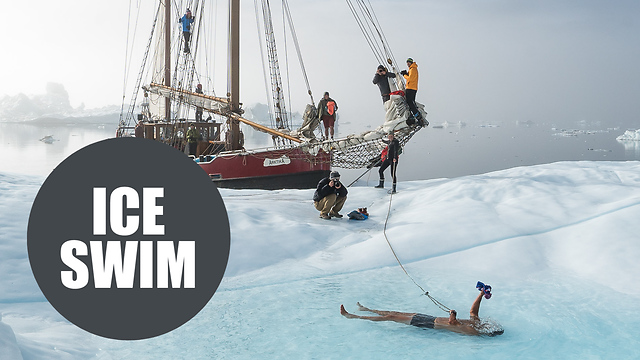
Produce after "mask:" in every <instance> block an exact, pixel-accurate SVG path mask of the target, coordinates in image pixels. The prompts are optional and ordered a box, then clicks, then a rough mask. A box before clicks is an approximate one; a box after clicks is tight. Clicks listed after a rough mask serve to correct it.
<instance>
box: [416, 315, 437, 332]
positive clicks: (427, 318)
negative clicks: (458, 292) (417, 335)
mask: <svg viewBox="0 0 640 360" xmlns="http://www.w3.org/2000/svg"><path fill="white" fill-rule="evenodd" d="M435 322H436V318H435V316H431V315H425V314H415V315H413V317H412V318H411V325H413V326H417V327H422V328H429V329H433V324H435Z"/></svg>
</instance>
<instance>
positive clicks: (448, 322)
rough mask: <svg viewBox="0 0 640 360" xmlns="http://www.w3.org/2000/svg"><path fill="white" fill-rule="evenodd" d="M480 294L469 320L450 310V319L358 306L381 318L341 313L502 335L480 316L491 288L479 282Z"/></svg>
mask: <svg viewBox="0 0 640 360" xmlns="http://www.w3.org/2000/svg"><path fill="white" fill-rule="evenodd" d="M477 288H478V290H480V294H478V297H476V299H475V301H474V302H473V305H471V310H469V320H465V319H458V318H457V317H456V315H457V313H456V311H455V310H449V317H448V318H446V317H434V316H430V315H424V314H418V313H404V312H397V311H381V310H373V309H369V308H367V307H364V306H362V305H360V303H357V304H358V309H359V310H360V311H368V312H372V313H374V314H378V315H380V316H360V315H355V314H350V313H348V312H347V310H345V309H344V305H340V313H341V314H342V315H343V316H344V317H346V318H348V319H365V320H371V321H395V322H399V323H402V324H407V325H413V326H417V327H422V328H430V329H444V330H449V331H453V332H457V333H461V334H466V335H489V336H495V335H502V334H503V333H504V330H503V329H502V327H501V326H500V325H498V324H496V323H494V322H491V321H483V320H481V319H480V317H479V316H478V312H479V310H480V302H481V301H482V298H483V297H486V298H487V299H489V298H490V297H491V287H490V286H489V285H484V284H482V283H481V282H478V285H477Z"/></svg>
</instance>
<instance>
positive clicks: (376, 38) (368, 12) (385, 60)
mask: <svg viewBox="0 0 640 360" xmlns="http://www.w3.org/2000/svg"><path fill="white" fill-rule="evenodd" d="M346 1H347V4H348V6H349V9H350V10H351V13H352V14H353V16H354V17H355V20H356V23H357V24H358V27H359V28H360V31H361V32H362V34H363V35H364V38H365V40H366V41H367V43H368V44H369V48H371V51H372V52H373V55H374V57H375V58H376V61H378V63H379V64H389V65H391V67H392V69H393V70H394V71H393V72H397V69H398V63H397V61H396V59H395V57H394V56H393V53H392V51H391V47H390V46H389V45H388V41H387V38H386V36H385V35H384V32H383V31H382V26H381V25H380V22H379V21H378V17H377V16H376V14H375V11H374V10H373V7H372V6H371V2H370V1H367V3H368V5H367V3H365V1H364V0H346ZM353 1H355V2H356V4H355V5H354V4H353ZM393 81H395V82H396V83H398V82H399V83H402V84H404V82H405V80H404V77H402V76H400V77H399V78H398V79H394V80H393ZM402 87H403V86H402Z"/></svg>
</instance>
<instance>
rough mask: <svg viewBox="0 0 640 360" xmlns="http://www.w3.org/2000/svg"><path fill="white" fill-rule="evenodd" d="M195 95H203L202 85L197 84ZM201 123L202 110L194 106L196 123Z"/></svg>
mask: <svg viewBox="0 0 640 360" xmlns="http://www.w3.org/2000/svg"><path fill="white" fill-rule="evenodd" d="M196 93H198V94H204V93H203V92H202V84H198V86H196ZM201 121H202V108H201V107H200V106H196V122H201Z"/></svg>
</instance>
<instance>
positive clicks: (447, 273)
mask: <svg viewBox="0 0 640 360" xmlns="http://www.w3.org/2000/svg"><path fill="white" fill-rule="evenodd" d="M42 180H43V179H42V178H38V177H30V176H24V175H7V174H1V173H0V239H1V242H0V274H1V275H2V276H0V314H1V315H2V319H1V322H0V354H2V356H0V357H1V358H2V359H40V358H60V359H87V358H100V359H124V358H135V359H158V358H171V359H180V358H184V359H196V358H225V359H229V358H241V359H245V358H247V359H248V358H255V357H258V358H285V359H300V358H332V359H343V358H362V359H389V358H410V357H414V356H416V357H422V358H424V357H436V358H455V359H458V358H478V356H489V357H491V358H496V357H497V358H499V359H512V358H545V357H547V358H562V359H572V358H573V359H584V358H594V359H600V358H629V359H634V358H639V357H640V346H639V345H640V340H639V339H638V336H637V334H639V333H640V314H639V313H638V311H637V310H638V305H637V304H638V300H639V298H640V286H639V285H638V283H637V277H638V274H640V262H639V261H638V259H639V258H640V241H639V240H640V235H638V234H640V222H638V219H640V206H639V205H640V162H637V161H634V162H560V163H554V164H546V165H537V166H529V167H519V168H513V169H509V170H503V171H498V172H493V173H488V174H483V175H474V176H465V177H460V178H454V179H436V180H424V181H411V182H401V183H399V191H400V192H399V193H398V194H397V195H394V196H393V200H392V206H391V209H392V210H391V216H390V218H389V224H388V228H387V235H388V236H389V239H390V241H391V243H392V244H393V246H394V248H395V250H396V252H397V254H398V256H399V257H400V259H401V260H402V261H403V263H404V264H405V266H406V268H407V270H408V271H409V272H410V274H411V275H412V276H413V277H414V278H415V280H416V281H417V282H418V283H419V284H421V286H423V287H425V288H426V289H427V290H428V291H429V292H430V293H431V294H432V295H433V296H434V297H436V298H437V299H438V300H440V301H442V302H443V303H445V304H446V305H448V306H449V307H451V308H455V309H458V311H459V314H460V316H464V314H465V313H466V309H468V308H469V306H470V304H471V302H472V301H473V299H474V298H475V295H476V290H475V282H476V281H478V280H481V281H484V282H486V283H489V284H491V285H492V286H493V293H494V296H493V297H492V298H491V299H490V300H485V301H483V303H482V306H481V309H480V316H482V317H488V318H490V319H493V320H494V321H497V322H499V323H500V324H502V326H503V327H504V329H505V334H504V335H502V336H499V337H495V338H484V337H470V336H463V335H458V334H452V333H448V332H444V331H435V330H423V329H418V328H415V327H411V326H406V325H401V324H397V323H380V322H376V323H374V322H369V321H364V320H349V319H346V318H344V317H342V316H340V314H339V311H338V309H339V306H340V304H341V303H344V304H345V307H346V308H347V310H349V311H354V312H356V313H357V311H355V310H356V307H355V302H356V301H360V302H362V303H363V304H364V305H366V306H369V307H372V308H381V309H388V310H398V311H407V312H423V313H428V314H432V315H436V316H444V315H445V314H444V313H443V312H441V311H440V310H439V309H438V308H436V307H435V306H434V305H433V304H432V303H430V302H429V301H428V299H427V298H426V297H425V296H421V294H420V290H419V289H418V288H417V287H416V286H415V285H414V284H413V283H412V282H411V280H409V279H408V278H407V277H406V275H405V274H404V273H403V272H402V271H401V270H400V269H399V267H398V266H397V263H396V262H395V259H394V257H393V255H392V254H391V252H390V250H389V247H388V246H387V243H386V242H385V240H384V237H383V234H382V229H383V226H384V221H385V217H386V214H387V209H388V206H389V195H388V194H387V193H386V191H381V190H379V189H374V188H371V187H364V186H355V187H352V188H351V189H350V191H349V198H348V200H347V203H346V207H345V209H344V212H345V213H346V212H348V211H350V210H352V209H355V208H358V207H368V209H369V213H370V215H371V216H370V218H369V219H368V220H365V221H359V222H355V221H349V220H346V218H345V219H340V220H337V219H334V220H331V221H326V220H322V219H318V213H317V211H316V210H315V209H314V208H313V206H312V204H311V200H310V198H311V195H312V190H280V191H261V190H228V189H222V190H221V193H222V196H223V198H224V200H225V204H226V206H227V210H228V213H229V219H230V222H231V236H232V247H231V256H230V261H229V265H228V268H227V272H226V274H225V279H224V280H223V283H222V285H221V286H220V288H219V289H218V291H217V292H216V294H215V295H214V297H213V298H212V300H211V302H210V303H209V304H208V306H206V307H205V309H203V311H201V313H200V314H198V315H197V316H196V317H195V318H193V319H192V320H191V321H190V322H188V323H187V324H185V325H184V326H182V327H181V328H179V329H177V330H175V331H173V332H171V333H169V334H166V335H163V336H160V337H157V338H154V339H149V340H144V341H113V340H107V339H102V338H98V337H95V336H92V335H89V334H87V333H86V332H84V331H83V330H80V329H78V328H76V327H75V326H73V325H71V324H69V323H68V322H66V321H65V320H64V319H62V318H61V317H60V315H58V314H57V313H56V312H55V310H53V309H52V308H51V306H50V305H49V304H48V303H47V302H46V301H45V299H44V298H43V296H42V294H41V293H40V291H39V289H38V288H37V285H36V284H35V281H34V279H33V276H32V275H31V272H30V269H29V265H28V260H27V255H26V224H27V220H28V214H29V210H30V206H31V203H32V201H33V198H34V197H35V194H36V192H37V190H38V188H39V184H40V183H41V182H42ZM16 349H17V350H16Z"/></svg>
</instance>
